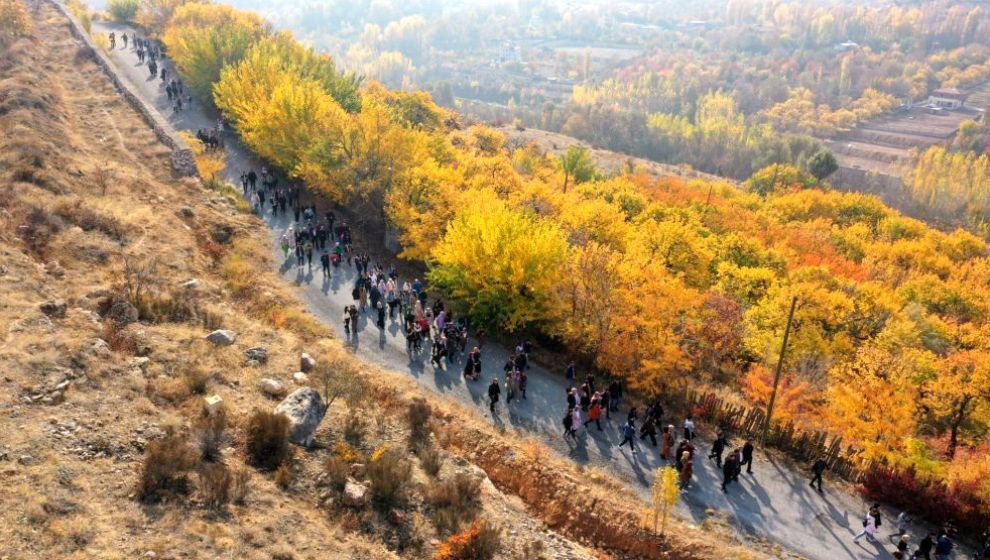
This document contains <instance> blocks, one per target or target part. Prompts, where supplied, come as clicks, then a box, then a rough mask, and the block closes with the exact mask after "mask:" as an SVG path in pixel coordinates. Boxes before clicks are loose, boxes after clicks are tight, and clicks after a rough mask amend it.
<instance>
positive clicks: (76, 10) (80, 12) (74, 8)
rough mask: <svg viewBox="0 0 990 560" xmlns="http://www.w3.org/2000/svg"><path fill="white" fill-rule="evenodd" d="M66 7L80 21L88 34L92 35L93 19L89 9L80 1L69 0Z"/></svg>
mask: <svg viewBox="0 0 990 560" xmlns="http://www.w3.org/2000/svg"><path fill="white" fill-rule="evenodd" d="M65 5H66V7H68V8H69V12H70V13H71V14H72V15H74V16H75V17H76V19H78V20H79V23H80V24H81V25H82V26H83V29H85V30H86V33H90V32H91V31H92V27H93V19H92V17H90V15H89V8H87V7H86V5H85V4H83V3H82V2H80V0H69V1H68V2H66V3H65Z"/></svg>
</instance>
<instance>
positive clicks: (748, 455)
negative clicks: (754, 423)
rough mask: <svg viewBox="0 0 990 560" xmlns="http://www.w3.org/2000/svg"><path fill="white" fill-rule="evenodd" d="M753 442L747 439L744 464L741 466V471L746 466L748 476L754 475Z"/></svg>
mask: <svg viewBox="0 0 990 560" xmlns="http://www.w3.org/2000/svg"><path fill="white" fill-rule="evenodd" d="M754 449H755V447H754V446H753V440H750V439H747V440H746V443H745V444H744V445H743V448H742V463H740V465H739V470H740V471H741V470H742V467H743V465H746V474H753V450H754Z"/></svg>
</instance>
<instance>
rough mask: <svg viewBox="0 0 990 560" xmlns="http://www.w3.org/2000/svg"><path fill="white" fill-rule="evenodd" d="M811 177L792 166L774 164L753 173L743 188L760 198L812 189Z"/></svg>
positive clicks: (813, 181) (812, 180)
mask: <svg viewBox="0 0 990 560" xmlns="http://www.w3.org/2000/svg"><path fill="white" fill-rule="evenodd" d="M814 185H815V180H814V178H813V177H811V176H810V175H808V174H807V173H805V172H804V171H801V170H800V169H798V168H797V167H794V166H793V165H782V164H779V163H774V164H772V165H768V166H766V167H764V168H763V169H761V170H759V171H757V172H756V173H753V176H752V177H750V178H749V179H748V180H747V181H746V183H744V186H745V187H746V190H748V191H750V192H754V193H756V194H758V195H760V196H762V197H766V196H768V195H770V194H774V193H777V192H781V191H784V190H786V189H795V188H797V189H806V188H809V187H813V186H814Z"/></svg>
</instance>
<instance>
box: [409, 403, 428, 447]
mask: <svg viewBox="0 0 990 560" xmlns="http://www.w3.org/2000/svg"><path fill="white" fill-rule="evenodd" d="M432 416H433V409H432V408H431V407H430V405H429V404H428V403H427V402H426V401H425V400H424V399H422V398H419V397H417V398H415V399H413V401H412V402H411V403H409V410H408V411H406V420H408V421H409V443H410V445H412V446H414V447H415V446H417V445H420V444H422V443H423V441H424V440H426V438H427V437H429V433H430V432H429V424H430V418H431V417H432Z"/></svg>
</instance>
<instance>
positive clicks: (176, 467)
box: [137, 435, 196, 502]
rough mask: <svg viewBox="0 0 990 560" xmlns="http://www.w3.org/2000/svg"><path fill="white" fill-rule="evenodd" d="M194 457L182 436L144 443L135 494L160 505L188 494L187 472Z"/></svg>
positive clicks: (194, 459) (193, 465)
mask: <svg viewBox="0 0 990 560" xmlns="http://www.w3.org/2000/svg"><path fill="white" fill-rule="evenodd" d="M195 466H196V454H195V453H194V452H193V450H192V448H190V446H189V444H188V442H187V441H186V439H185V438H184V437H181V436H178V435H172V436H169V437H167V438H165V439H163V440H160V441H154V442H151V443H150V444H148V449H147V451H146V453H145V456H144V464H143V465H142V467H141V477H140V479H139V481H138V487H137V495H138V498H140V499H141V500H142V501H144V502H161V501H166V500H169V499H171V498H175V497H178V496H184V495H186V494H188V493H189V471H190V470H192V469H193V467H195Z"/></svg>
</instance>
